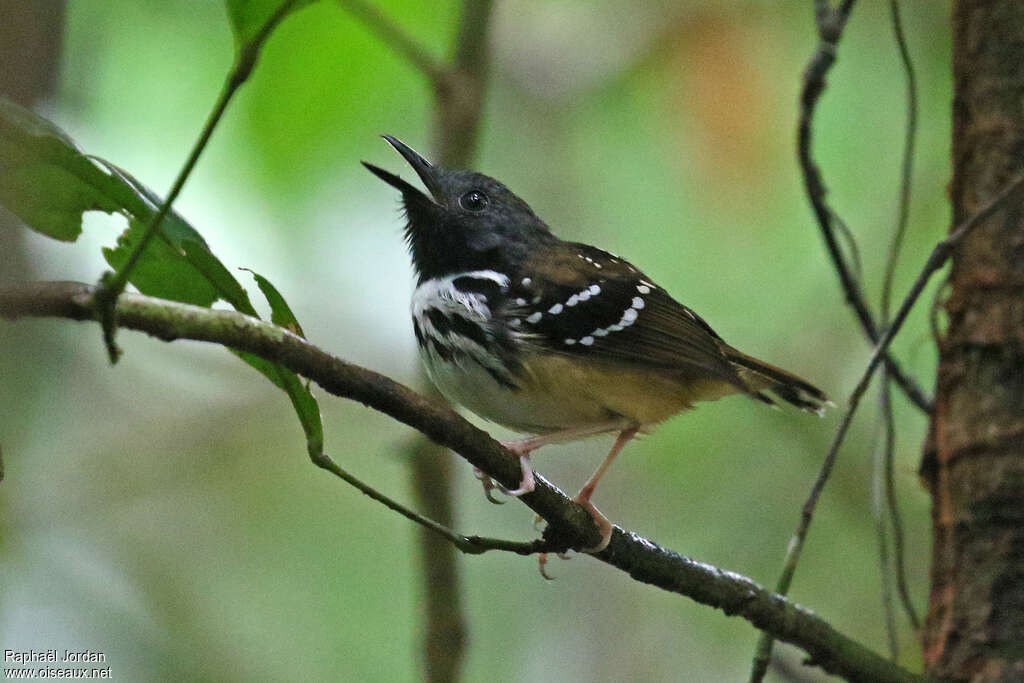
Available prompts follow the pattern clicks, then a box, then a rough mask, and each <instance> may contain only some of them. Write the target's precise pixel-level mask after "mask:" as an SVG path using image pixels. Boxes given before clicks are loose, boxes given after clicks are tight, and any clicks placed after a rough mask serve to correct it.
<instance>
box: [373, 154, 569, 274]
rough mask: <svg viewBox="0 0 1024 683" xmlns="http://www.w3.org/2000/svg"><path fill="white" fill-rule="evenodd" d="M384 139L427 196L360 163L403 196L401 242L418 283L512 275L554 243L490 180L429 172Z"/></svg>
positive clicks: (524, 208)
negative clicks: (464, 275) (479, 273)
mask: <svg viewBox="0 0 1024 683" xmlns="http://www.w3.org/2000/svg"><path fill="white" fill-rule="evenodd" d="M383 137H384V139H385V140H387V141H388V142H389V143H390V144H391V146H392V147H394V148H395V149H396V150H398V153H399V154H401V155H402V156H403V157H404V158H405V160H406V161H407V162H409V165H410V166H412V168H413V170H414V171H416V174H417V175H418V176H419V177H420V180H422V181H423V184H424V185H426V187H427V190H428V191H429V192H430V196H428V195H426V194H424V193H423V192H421V191H420V190H418V189H416V188H415V187H413V186H412V185H410V184H409V183H407V182H406V181H404V180H402V179H401V178H399V177H398V176H396V175H394V174H392V173H388V172H387V171H385V170H384V169H382V168H378V167H377V166H374V165H373V164H368V163H366V162H365V161H364V162H363V165H364V166H366V168H368V169H369V170H370V172H371V173H373V174H374V175H376V176H377V177H378V178H380V179H381V180H383V181H384V182H386V183H388V184H389V185H391V186H393V187H395V188H397V189H398V191H400V192H401V193H402V201H403V203H404V204H405V213H406V217H407V218H408V220H409V223H408V225H406V228H405V236H406V239H407V240H408V241H409V250H410V251H411V252H412V261H413V266H415V268H416V271H417V273H418V274H419V277H420V281H423V280H426V279H429V278H432V277H438V276H442V275H449V274H452V273H458V272H464V271H469V270H497V271H498V272H504V273H511V272H514V271H515V270H516V268H517V266H518V265H519V264H520V263H521V262H522V261H523V260H524V259H525V258H526V256H527V255H528V254H529V252H530V249H532V248H533V247H535V246H537V245H539V244H543V243H545V242H548V241H550V240H554V239H555V238H554V236H553V235H552V234H551V232H550V231H549V230H548V227H547V226H546V225H545V224H544V222H543V221H542V220H541V219H540V218H538V217H537V215H536V214H534V213H533V210H532V209H531V208H530V207H529V205H528V204H527V203H526V202H524V201H523V200H522V199H520V198H519V197H517V196H516V195H514V194H512V192H511V191H510V190H509V189H508V188H507V187H505V186H504V185H502V184H501V183H499V182H498V181H497V180H495V179H494V178H491V177H489V176H485V175H483V174H482V173H474V172H473V171H458V170H449V169H445V168H441V167H439V166H434V165H433V164H431V163H430V162H429V161H427V160H426V159H424V158H423V157H422V156H420V155H419V154H418V153H417V152H416V151H415V150H414V149H413V148H412V147H409V146H408V145H406V144H405V143H404V142H402V141H401V140H399V139H397V138H394V137H392V136H390V135H385V136H383Z"/></svg>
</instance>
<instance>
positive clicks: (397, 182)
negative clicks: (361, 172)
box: [363, 135, 444, 204]
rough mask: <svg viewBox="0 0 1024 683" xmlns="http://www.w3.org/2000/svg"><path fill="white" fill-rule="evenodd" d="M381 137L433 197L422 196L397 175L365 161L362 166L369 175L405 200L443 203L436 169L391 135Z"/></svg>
mask: <svg viewBox="0 0 1024 683" xmlns="http://www.w3.org/2000/svg"><path fill="white" fill-rule="evenodd" d="M381 137H382V138H384V139H385V140H387V141H388V143H389V144H390V145H391V146H392V147H394V148H395V149H396V150H398V153H399V154H401V155H402V156H403V157H404V158H405V160H406V161H407V162H409V165H410V166H412V169H413V170H414V171H416V175H418V176H419V177H420V180H422V181H423V184H424V185H426V186H427V190H429V191H430V194H431V195H433V199H431V198H430V197H428V196H427V195H425V194H423V193H422V192H420V191H419V190H418V189H416V188H415V187H413V186H412V185H410V184H409V183H407V182H406V181H404V180H402V179H401V178H399V177H398V176H397V175H395V174H393V173H388V172H387V171H385V170H384V169H383V168H380V167H379V166H374V165H373V164H368V163H366V162H365V161H364V162H363V166H365V167H366V168H367V170H369V171H370V173H372V174H374V175H375V176H377V177H378V178H380V179H381V180H383V181H384V182H386V183H387V184H388V185H391V186H392V187H394V188H396V189H397V190H398V191H399V192H401V193H402V196H403V197H405V198H407V199H411V198H416V199H419V198H421V199H423V200H425V201H427V202H428V203H434V204H437V203H441V202H443V201H444V198H443V197H442V196H441V191H440V185H439V183H438V182H437V178H436V174H437V168H436V167H434V165H433V164H431V163H430V162H429V161H427V160H426V159H424V158H423V156H422V155H421V154H420V153H419V152H417V151H416V150H414V149H413V148H412V147H410V146H409V145H407V144H405V143H404V142H402V141H401V140H399V139H398V138H396V137H394V136H391V135H382V136H381Z"/></svg>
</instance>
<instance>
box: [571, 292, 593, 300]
mask: <svg viewBox="0 0 1024 683" xmlns="http://www.w3.org/2000/svg"><path fill="white" fill-rule="evenodd" d="M573 296H575V297H577V298H578V299H579V300H580V301H586V300H587V299H589V298H590V290H589V289H584V290H583V291H582V292H580V293H579V294H573Z"/></svg>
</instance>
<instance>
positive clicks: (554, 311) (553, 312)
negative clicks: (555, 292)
mask: <svg viewBox="0 0 1024 683" xmlns="http://www.w3.org/2000/svg"><path fill="white" fill-rule="evenodd" d="M561 312H562V304H555V305H554V306H552V307H551V308H549V309H548V313H550V314H551V315H558V314H559V313H561Z"/></svg>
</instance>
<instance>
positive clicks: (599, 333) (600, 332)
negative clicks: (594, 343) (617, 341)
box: [590, 327, 608, 337]
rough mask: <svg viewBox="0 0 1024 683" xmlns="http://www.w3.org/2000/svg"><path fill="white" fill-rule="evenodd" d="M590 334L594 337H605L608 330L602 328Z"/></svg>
mask: <svg viewBox="0 0 1024 683" xmlns="http://www.w3.org/2000/svg"><path fill="white" fill-rule="evenodd" d="M590 334H592V335H594V336H595V337H607V336H608V330H606V329H604V328H603V327H599V328H597V329H596V330H594V331H593V332H591V333H590Z"/></svg>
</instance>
